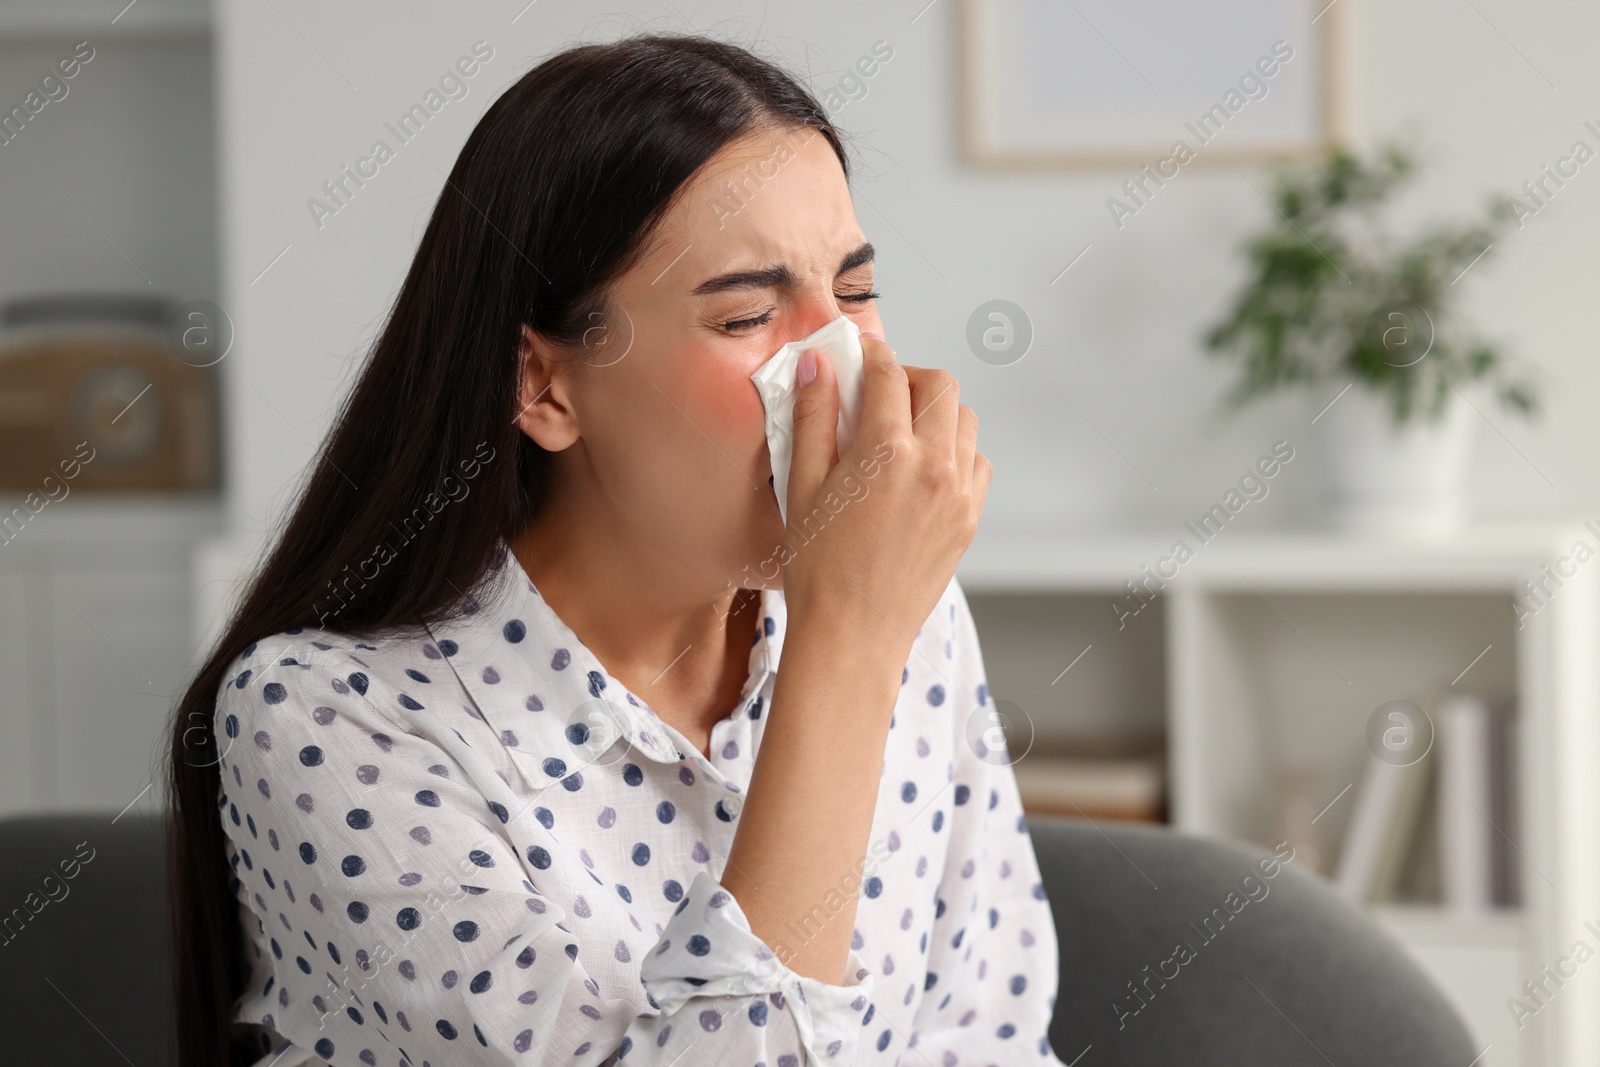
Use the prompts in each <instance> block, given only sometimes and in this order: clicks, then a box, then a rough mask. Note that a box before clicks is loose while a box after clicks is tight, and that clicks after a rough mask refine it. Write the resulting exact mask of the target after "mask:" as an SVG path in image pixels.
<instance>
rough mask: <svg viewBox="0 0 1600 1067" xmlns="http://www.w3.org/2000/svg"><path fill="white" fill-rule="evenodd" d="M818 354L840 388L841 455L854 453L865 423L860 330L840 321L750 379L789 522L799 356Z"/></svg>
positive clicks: (793, 345)
mask: <svg viewBox="0 0 1600 1067" xmlns="http://www.w3.org/2000/svg"><path fill="white" fill-rule="evenodd" d="M808 348H815V349H818V350H819V351H821V352H823V353H824V354H826V355H827V357H828V361H829V362H830V363H831V364H833V371H834V376H835V377H836V378H837V379H838V382H839V425H838V442H839V453H840V455H843V454H844V450H845V449H846V448H847V447H849V444H850V441H851V440H852V439H853V438H854V437H855V435H856V424H857V422H858V421H859V420H860V418H861V328H860V327H859V326H857V325H856V324H855V323H854V322H852V321H850V319H848V318H846V317H845V316H843V315H841V316H839V317H838V318H836V319H834V320H833V321H832V322H830V323H828V324H827V325H826V326H824V327H822V328H821V329H819V330H817V331H816V332H815V333H813V334H812V335H811V336H810V337H802V338H801V339H800V340H798V341H790V342H789V343H788V344H786V345H784V346H783V347H782V348H780V349H778V350H777V351H776V352H774V353H773V354H772V358H771V359H769V360H767V361H766V362H765V363H763V364H762V365H761V369H760V370H758V371H756V372H755V373H754V374H752V375H751V376H750V380H751V381H752V382H754V383H755V386H756V391H757V392H759V393H760V394H761V402H762V404H764V405H765V406H766V409H767V451H768V452H770V453H771V454H772V488H773V492H774V493H776V494H777V497H778V514H780V515H782V516H783V521H784V523H785V524H787V523H788V521H789V463H790V461H791V459H793V456H794V398H795V393H796V392H797V391H798V388H799V387H798V386H796V385H795V381H794V376H795V368H796V367H798V366H799V364H800V353H801V352H803V351H805V350H806V349H808Z"/></svg>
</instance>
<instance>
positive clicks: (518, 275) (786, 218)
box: [171, 36, 1058, 1067]
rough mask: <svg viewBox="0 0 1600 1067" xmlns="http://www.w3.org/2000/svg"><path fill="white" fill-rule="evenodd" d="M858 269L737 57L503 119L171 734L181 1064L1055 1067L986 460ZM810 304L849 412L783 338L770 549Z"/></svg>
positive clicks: (1051, 956) (784, 123)
mask: <svg viewBox="0 0 1600 1067" xmlns="http://www.w3.org/2000/svg"><path fill="white" fill-rule="evenodd" d="M872 282H873V270H872V247H871V245H870V244H868V243H867V241H866V239H865V235H864V234H863V233H862V231H861V228H860V226H859V224H858V222H857V221H856V218H855V214H854V211H853V209H852V207H851V201H850V193H849V187H848V184H847V161H846V156H845V152H844V149H843V147H842V144H841V140H840V137H839V134H838V131H836V130H835V129H834V128H833V126H832V125H831V124H830V123H829V122H828V120H827V118H826V116H825V115H824V113H823V112H822V110H821V109H820V108H819V107H818V106H817V104H816V102H815V101H814V100H813V99H812V98H811V97H810V96H809V95H808V94H807V93H806V92H805V91H804V90H803V89H802V88H800V87H799V86H798V85H797V84H796V83H795V82H794V81H793V80H792V79H791V78H790V77H789V76H788V75H786V74H785V73H783V72H782V71H781V70H779V69H777V68H775V67H774V66H772V65H770V64H769V63H767V62H764V61H762V60H760V59H758V58H756V57H754V56H752V55H751V54H749V53H748V52H746V51H743V50H741V49H739V48H736V47H732V46H729V45H725V44H719V43H715V42H711V41H707V40H704V39H699V38H692V37H681V38H679V37H664V36H648V37H636V38H632V39H629V40H624V41H622V42H619V43H616V44H610V45H590V46H583V47H578V48H574V49H571V50H569V51H566V52H562V53H560V54H557V55H556V56H554V57H553V58H551V59H549V60H548V61H546V62H545V63H543V64H542V65H540V66H538V67H537V68H536V69H534V70H532V71H531V72H529V73H528V74H527V75H526V76H524V77H523V78H522V79H521V80H519V81H518V82H517V83H516V84H515V85H513V86H512V87H511V88H510V89H509V90H508V91H507V92H506V93H505V95H504V96H502V97H501V98H500V99H499V100H497V101H496V102H495V103H494V104H493V106H491V107H490V108H489V110H488V112H487V113H486V114H485V115H484V117H483V119H482V121H481V122H480V123H479V124H478V127H477V129H476V130H474V132H473V134H472V136H471V137H470V138H469V139H468V141H467V144H466V146H465V147H464V149H463V150H462V152H461V155H460V158H459V159H458V160H457V162H456V165H455V167H454V169H453V171H452V172H451V174H450V177H449V180H448V181H447V183H446V185H445V188H444V190H443V191H442V192H441V194H440V198H439V203H438V205H437V207H436V208H435V211H434V213H433V216H432V218H431V220H430V221H429V224H428V227H427V229H426V232H425V233H424V235H423V237H422V241H421V245H420V247H419V248H418V251H417V254H416V258H415V260H414V262H413V264H412V267H411V270H410V273H409V274H408V276H407V277H406V279H405V282H404V284H403V285H402V287H401V291H400V293H399V296H398V298H397V300H396V304H395V308H394V311H393V314H392V316H391V317H390V319H389V321H388V323H387V325H386V327H385V329H384V330H383V332H382V334H381V336H380V337H379V339H378V341H377V343H376V346H375V348H374V351H373V353H372V355H371V358H370V361H369V363H368V364H367V366H366V368H365V370H364V371H363V373H362V375H361V377H360V379H359V381H358V382H357V383H356V385H355V388H354V389H353V391H352V393H351V396H350V398H349V399H348V401H347V402H346V405H345V408H344V410H343V411H342V413H341V415H340V417H339V419H338V420H337V423H336V425H335V427H334V429H333V431H332V433H331V435H330V437H329V439H328V441H327V443H326V446H325V448H324V450H323V453H322V455H321V456H320V458H319V459H318V461H317V463H316V464H315V466H314V469H313V471H312V473H311V477H310V480H309V482H308V483H307V485H306V488H305V490H304V493H303V495H302V497H301V499H300V501H299V503H298V506H297V507H296V509H295V510H294V513H293V516H292V518H291V519H290V520H289V523H288V525H287V527H286V528H285V529H284V531H283V533H282V535H281V537H280V539H279V541H278V543H277V544H276V546H275V547H274V548H273V550H272V552H271V554H270V555H269V556H268V558H267V559H266V561H265V563H264V565H263V567H262V569H261V571H260V573H259V574H258V575H257V576H256V577H255V579H254V581H253V583H252V584H251V586H250V588H249V590H248V591H247V593H246V594H245V596H244V597H243V599H242V603H241V605H240V607H239V608H238V610H237V612H236V614H235V616H234V618H233V620H232V621H231V624H230V626H229V627H228V631H227V633H226V634H225V635H224V637H223V638H222V639H221V641H220V643H219V645H218V646H217V649H216V651H215V653H214V655H213V657H212V658H211V660H210V661H209V662H208V663H207V664H206V666H205V667H204V669H202V670H201V671H200V673H199V674H198V676H197V677H196V679H195V681H194V683H193V685H192V687H191V688H190V690H189V691H188V693H187V695H186V696H185V698H184V700H183V702H182V704H181V705H180V707H179V709H178V713H177V717H176V721H175V723H174V730H173V741H172V744H173V749H172V783H171V785H172V790H171V795H172V796H173V798H174V808H175V810H174V816H175V819H174V828H175V832H174V834H173V836H172V864H173V867H172V878H173V884H174V886H175V887H176V890H177V892H176V894H175V904H174V922H175V926H176V936H177V941H178V944H177V949H178V951H177V960H178V965H179V966H178V969H179V976H178V985H179V989H178V995H179V1002H180V1016H181V1019H180V1027H181V1040H182V1043H183V1051H184V1059H183V1062H184V1063H185V1064H186V1065H189V1067H194V1065H199V1064H207V1065H212V1064H216V1063H219V1062H228V1057H229V1056H230V1055H231V1056H232V1057H233V1059H232V1062H235V1063H259V1064H262V1065H265V1064H268V1063H276V1064H279V1065H281V1067H295V1065H298V1064H310V1063H321V1062H329V1063H334V1064H340V1065H344V1064H350V1065H354V1064H383V1065H391V1064H399V1065H422V1064H428V1063H432V1064H434V1065H436V1067H442V1065H444V1064H484V1065H489V1064H495V1065H498V1064H556V1063H560V1064H594V1063H613V1062H617V1061H621V1060H623V1059H624V1058H625V1059H626V1062H627V1063H629V1064H662V1065H665V1064H670V1063H682V1064H700V1063H717V1064H724V1063H725V1064H739V1065H750V1064H757V1063H765V1064H769V1065H779V1064H781V1065H788V1067H793V1065H798V1064H801V1063H822V1064H839V1065H843V1064H851V1063H861V1064H869V1063H871V1064H878V1063H881V1064H889V1063H893V1062H896V1061H904V1062H920V1061H921V1060H923V1059H926V1060H927V1061H928V1062H932V1063H940V1064H955V1063H989V1062H1005V1063H1017V1062H1032V1061H1036V1060H1041V1059H1042V1060H1044V1061H1045V1062H1047V1063H1055V1062H1058V1061H1056V1060H1055V1059H1054V1057H1053V1055H1052V1054H1051V1052H1050V1049H1049V1045H1048V1042H1047V1040H1046V1038H1045V1029H1046V1026H1047V1024H1048V1021H1049V1016H1050V1009H1051V1006H1052V1002H1053V999H1054V996H1053V993H1054V989H1055V981H1056V970H1055V968H1056V945H1055V937H1054V930H1053V927H1052V925H1051V918H1050V913H1049V910H1048V906H1047V903H1046V901H1045V899H1044V894H1043V891H1042V888H1041V886H1040V883H1039V876H1038V868H1037V866H1036V863H1035V859H1034V855H1033V852H1032V850H1031V847H1030V844H1029V838H1028V836H1027V834H1026V828H1025V826H1024V824H1023V821H1022V816H1021V811H1020V807H1019V804H1018V798H1017V791H1016V785H1015V780H1014V778H1013V777H1012V774H1011V772H1010V769H1009V766H1007V764H1006V761H1005V759H1004V758H1003V756H1004V751H1003V748H1002V749H1001V750H1000V751H999V753H998V756H997V754H996V753H994V752H988V753H985V752H983V750H982V749H981V748H980V749H978V750H976V751H975V750H974V748H973V746H972V744H971V743H970V742H969V741H968V740H967V738H968V736H969V734H977V735H979V736H983V735H984V727H985V725H986V722H985V720H987V719H988V718H991V717H992V712H993V707H992V702H991V701H990V699H989V695H988V688H987V685H986V684H985V681H984V675H983V664H982V658H981V654H980V650H979V646H978V640H977V635H976V633H975V631H974V628H973V623H972V617H971V615H970V613H969V612H968V609H967V604H966V600H965V598H964V597H963V595H962V593H961V589H960V586H959V584H958V583H957V582H956V581H955V579H954V570H955V566H956V563H957V561H958V559H959V558H960V556H961V554H962V553H963V552H964V551H965V549H966V547H967V545H968V544H969V542H970V540H971V537H972V534H973V531H974V529H975V526H976V523H977V519H978V515H979V513H980V512H981V510H982V507H983V501H984V497H985V494H986V492H987V488H988V484H989V478H990V467H989V463H988V461H987V460H986V459H985V458H984V457H983V455H982V454H981V453H978V452H977V451H976V449H975V440H976V434H977V419H976V417H975V416H974V415H973V413H972V411H971V409H970V408H968V407H966V406H964V405H960V404H958V402H957V390H956V387H955V381H954V379H953V378H952V377H951V376H950V375H948V374H946V373H944V372H941V371H934V370H927V369H921V368H916V367H904V366H901V365H900V364H899V363H898V362H897V361H896V360H895V358H894V354H893V353H892V351H891V350H890V349H889V348H888V346H887V345H886V344H885V343H884V342H883V340H882V324H881V321H880V319H879V316H878V311H877V308H876V305H875V303H874V300H875V298H876V296H877V294H876V293H875V292H873V291H872ZM841 314H843V315H847V316H849V317H850V318H851V319H852V320H854V321H855V322H856V323H857V325H858V326H860V327H861V328H862V330H863V334H862V337H863V345H864V350H865V357H866V365H865V368H864V375H863V377H864V385H863V402H862V411H861V416H860V424H859V429H858V430H857V432H856V434H855V437H854V439H853V440H852V442H851V445H850V447H849V448H847V449H846V450H845V454H843V455H839V454H838V449H837V442H836V440H835V435H834V428H835V425H836V421H837V419H838V411H839V401H838V396H837V386H836V379H835V377H834V374H833V371H832V368H831V367H830V366H829V364H828V362H827V360H826V358H825V357H822V358H818V357H816V356H812V357H808V358H805V359H803V360H802V366H801V370H800V374H799V378H798V384H799V385H800V392H799V393H798V397H797V402H796V405H795V430H794V435H795V455H794V458H793V465H792V469H791V477H790V483H789V489H788V494H789V495H788V500H787V501H786V504H787V505H788V511H789V513H790V514H791V515H794V516H796V519H795V521H794V522H793V523H791V524H790V525H789V526H788V528H787V529H785V526H784V523H783V521H782V519H781V518H780V516H779V510H778V507H777V499H776V497H775V495H774V490H773V489H772V488H771V481H770V475H771V466H770V459H769V457H768V454H767V449H766V442H765V435H764V412H763V407H762V404H761V401H760V399H759V396H758V394H757V392H756V389H755V387H754V385H753V383H752V382H751V381H750V376H751V374H753V373H754V372H755V371H756V369H757V368H758V367H760V366H761V365H762V364H763V363H764V362H765V360H766V359H767V358H769V357H770V356H771V354H772V353H773V352H774V351H776V350H777V349H778V348H779V347H780V346H781V345H782V344H784V343H785V342H787V341H790V340H793V339H796V338H800V337H804V336H806V335H808V334H810V333H811V332H812V331H814V330H815V329H816V328H818V327H819V326H821V325H823V324H825V323H827V322H829V321H831V320H833V319H835V318H837V317H838V316H839V315H841ZM763 572H764V573H766V574H769V575H773V578H774V580H773V581H771V582H770V583H763V581H762V580H761V579H760V578H759V577H754V575H755V574H757V573H763ZM774 572H777V573H774ZM780 653H781V656H782V663H783V667H782V671H781V673H780V672H779V670H778V663H779V657H780ZM975 723H976V724H977V729H976V730H974V728H973V727H974V724H975ZM984 755H987V757H988V758H980V756H984ZM224 864H226V865H227V866H226V867H225V866H224ZM230 1042H232V1044H233V1048H232V1049H231V1051H230V1050H229V1047H228V1046H229V1044H230ZM913 1046H914V1047H915V1048H916V1049H918V1050H919V1052H920V1055H917V1054H908V1053H907V1049H908V1047H913Z"/></svg>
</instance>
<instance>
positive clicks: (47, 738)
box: [0, 491, 223, 816]
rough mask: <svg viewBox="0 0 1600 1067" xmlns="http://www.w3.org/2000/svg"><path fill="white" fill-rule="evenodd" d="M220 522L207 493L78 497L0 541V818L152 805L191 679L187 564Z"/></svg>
mask: <svg viewBox="0 0 1600 1067" xmlns="http://www.w3.org/2000/svg"><path fill="white" fill-rule="evenodd" d="M20 506H21V499H20V498H18V497H13V496H11V495H6V496H3V497H0V515H11V514H12V509H13V508H16V507H20ZM221 515H222V509H221V504H220V501H219V499H218V497H217V496H216V495H215V494H195V495H182V496H180V495H162V496H155V495H151V496H121V497H119V496H117V495H114V494H97V495H91V494H89V493H87V492H83V491H76V492H73V493H72V494H70V495H69V496H68V497H67V498H66V499H64V500H62V501H61V502H60V503H56V504H50V505H48V506H46V507H45V508H44V509H43V510H42V511H40V512H39V513H38V514H37V515H35V516H34V517H33V518H32V519H31V520H30V521H29V522H28V523H27V525H26V526H23V527H22V528H21V529H20V531H14V532H13V536H12V538H11V540H9V541H7V542H6V543H5V544H3V545H0V681H3V683H4V684H0V737H4V738H5V743H4V744H0V816H3V815H17V814H23V813H27V812H37V811H52V810H75V811H82V810H90V809H100V810H110V811H119V810H121V809H122V808H123V807H124V806H126V805H128V804H131V803H133V802H134V801H135V799H138V800H139V807H138V808H136V809H135V810H140V811H153V810H155V809H156V807H157V806H158V803H159V799H160V797H161V796H162V795H163V793H164V789H163V788H162V785H161V782H160V778H159V775H160V773H161V767H162V764H161V761H160V758H159V757H160V747H161V745H162V744H163V742H164V737H165V727H166V724H167V722H168V721H169V719H170V716H171V710H172V702H173V700H174V699H175V697H176V696H177V694H178V692H179V690H180V687H181V686H183V685H184V684H186V683H187V682H188V679H189V676H190V674H191V673H192V671H193V669H194V659H195V652H194V638H193V632H192V631H193V627H192V624H191V621H190V620H191V608H192V604H193V602H194V591H193V588H192V579H191V574H192V566H191V556H192V554H193V551H194V543H195V542H196V541H197V540H199V539H202V538H206V537H214V536H216V535H217V533H218V532H219V531H220V530H221V528H222V525H223V523H222V518H221ZM151 782H155V787H154V788H152V789H150V790H149V791H148V792H143V791H144V790H145V788H146V786H148V785H150V783H151ZM141 793H142V796H141Z"/></svg>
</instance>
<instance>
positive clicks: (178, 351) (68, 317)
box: [0, 296, 231, 491]
mask: <svg viewBox="0 0 1600 1067" xmlns="http://www.w3.org/2000/svg"><path fill="white" fill-rule="evenodd" d="M196 308H201V305H194V306H190V305H184V306H183V308H179V307H176V306H174V305H173V304H172V303H171V302H170V301H164V300H152V299H148V298H107V297H80V296H73V297H44V298H32V299H27V300H16V301H12V302H11V303H8V304H6V305H5V307H4V309H3V310H0V490H21V491H37V490H39V487H40V485H41V481H42V479H43V478H44V477H46V476H47V475H54V476H55V477H57V478H60V477H62V472H63V471H66V470H69V469H72V470H74V471H75V473H74V474H73V475H72V487H73V488H74V489H115V490H144V491H171V490H187V489H207V488H212V487H215V486H216V485H217V482H218V466H219V464H218V455H217V441H218V426H217V376H218V371H217V368H216V361H217V360H220V358H221V355H225V354H226V348H225V347H217V344H218V343H219V342H221V341H231V336H230V337H223V336H221V335H220V332H216V324H215V323H214V322H212V321H210V320H209V319H208V318H207V316H208V315H212V314H220V313H219V312H215V309H214V305H204V306H203V308H201V310H199V311H197V310H196ZM202 329H203V330H212V331H214V332H213V333H212V334H211V335H210V336H208V337H206V338H204V339H203V340H201V343H199V344H198V345H197V344H195V343H194V342H195V341H196V339H198V338H200V335H199V334H198V333H196V332H194V331H196V330H202ZM185 330H188V331H189V333H188V334H187V335H186V334H185ZM218 353H220V355H219V354H218ZM68 464H70V467H69V466H68Z"/></svg>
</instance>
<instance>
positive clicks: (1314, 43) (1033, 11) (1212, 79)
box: [958, 0, 1344, 168]
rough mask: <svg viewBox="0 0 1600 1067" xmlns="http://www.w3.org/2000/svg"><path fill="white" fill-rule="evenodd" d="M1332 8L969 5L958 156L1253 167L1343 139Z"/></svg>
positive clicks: (1285, 1) (1087, 1) (1251, 3)
mask: <svg viewBox="0 0 1600 1067" xmlns="http://www.w3.org/2000/svg"><path fill="white" fill-rule="evenodd" d="M1340 17H1341V13H1340V11H1339V3H1338V0H1199V2H1195V0H961V6H960V20H961V27H960V32H959V34H958V39H959V42H960V44H959V46H958V47H959V49H960V57H959V67H960V81H961V86H960V94H961V100H960V122H961V147H962V154H963V156H964V157H965V158H966V159H967V161H968V162H970V163H973V164H976V165H978V166H985V167H1045V168H1052V167H1059V168H1073V167H1077V168H1089V167H1119V166H1128V165H1132V166H1139V165H1140V164H1143V163H1150V162H1152V161H1154V160H1158V159H1163V158H1172V157H1174V156H1179V157H1181V158H1179V159H1178V160H1177V161H1178V162H1180V163H1188V162H1190V161H1193V162H1209V163H1251V162H1261V161H1265V160H1273V159H1285V158H1293V157H1297V156H1304V155H1307V154H1310V153H1312V152H1315V151H1317V150H1319V149H1321V148H1323V147H1326V146H1327V145H1328V144H1329V143H1331V142H1332V141H1334V140H1335V139H1337V137H1338V136H1339V134H1340V132H1341V127H1342V118H1343V111H1344V108H1343V106H1342V98H1341V96H1342V83H1343V79H1342V78H1341V76H1340V68H1341V61H1342V52H1343V47H1342V43H1341V27H1340V25H1339V20H1340Z"/></svg>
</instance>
